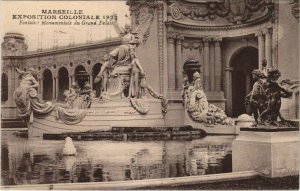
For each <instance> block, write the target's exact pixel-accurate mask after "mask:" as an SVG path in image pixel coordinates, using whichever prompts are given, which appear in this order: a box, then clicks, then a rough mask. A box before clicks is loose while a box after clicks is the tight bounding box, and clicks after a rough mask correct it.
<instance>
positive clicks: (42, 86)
mask: <svg viewBox="0 0 300 191" xmlns="http://www.w3.org/2000/svg"><path fill="white" fill-rule="evenodd" d="M40 82H41V86H40V94H41V96H42V98H43V92H44V79H43V78H41V79H40ZM43 99H44V98H43Z"/></svg>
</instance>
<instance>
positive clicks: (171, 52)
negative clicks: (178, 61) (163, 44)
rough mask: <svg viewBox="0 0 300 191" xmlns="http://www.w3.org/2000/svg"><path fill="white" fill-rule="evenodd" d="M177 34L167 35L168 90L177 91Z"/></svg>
mask: <svg viewBox="0 0 300 191" xmlns="http://www.w3.org/2000/svg"><path fill="white" fill-rule="evenodd" d="M175 38H176V34H174V33H173V32H169V33H168V34H167V39H168V40H167V41H168V85H169V87H168V89H170V90H175V75H176V71H175V45H174V39H175Z"/></svg>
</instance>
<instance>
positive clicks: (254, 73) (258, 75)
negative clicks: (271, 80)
mask: <svg viewBox="0 0 300 191" xmlns="http://www.w3.org/2000/svg"><path fill="white" fill-rule="evenodd" d="M252 76H253V78H254V79H263V78H266V76H265V74H264V73H263V72H262V71H261V70H258V69H257V70H253V71H252Z"/></svg>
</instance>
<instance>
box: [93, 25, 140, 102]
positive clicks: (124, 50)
mask: <svg viewBox="0 0 300 191" xmlns="http://www.w3.org/2000/svg"><path fill="white" fill-rule="evenodd" d="M140 43H141V39H140V37H139V36H138V34H137V33H132V31H131V29H130V28H129V27H127V28H126V31H125V34H124V36H123V39H122V45H120V46H119V47H118V48H116V49H114V50H112V51H111V52H110V53H109V55H108V58H105V63H104V64H103V65H102V67H101V70H100V72H99V73H98V75H97V76H96V78H95V81H94V83H98V82H100V81H101V80H103V82H104V83H102V86H103V87H104V88H103V93H104V94H107V93H106V92H107V91H108V90H107V87H108V83H109V80H108V78H110V75H112V74H113V71H114V69H115V68H116V67H119V66H128V67H129V68H130V73H131V74H130V82H129V90H128V91H129V95H128V97H132V98H140V97H141V86H140V82H143V83H142V84H145V79H144V78H145V72H144V70H143V68H142V65H141V63H140V61H139V60H138V58H137V57H136V48H137V46H138V45H139V44H140Z"/></svg>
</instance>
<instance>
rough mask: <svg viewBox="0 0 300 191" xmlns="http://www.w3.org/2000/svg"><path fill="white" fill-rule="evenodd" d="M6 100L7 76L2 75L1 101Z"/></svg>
mask: <svg viewBox="0 0 300 191" xmlns="http://www.w3.org/2000/svg"><path fill="white" fill-rule="evenodd" d="M7 100H8V76H7V74H5V73H2V76H1V101H7Z"/></svg>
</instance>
